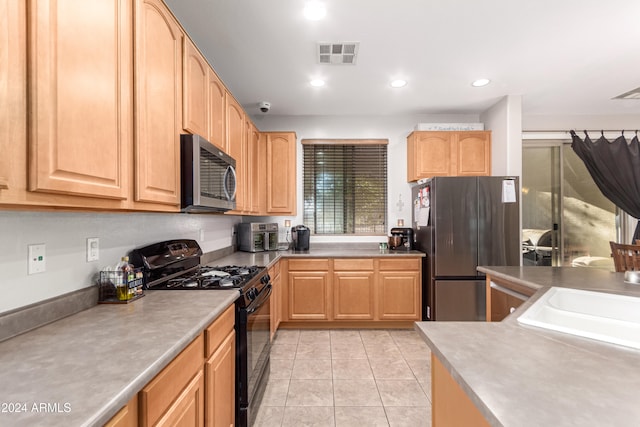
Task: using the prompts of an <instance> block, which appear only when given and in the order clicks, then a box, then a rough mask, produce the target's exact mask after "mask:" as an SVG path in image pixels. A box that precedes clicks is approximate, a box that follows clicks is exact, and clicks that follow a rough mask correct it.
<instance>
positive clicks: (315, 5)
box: [304, 1, 327, 21]
mask: <svg viewBox="0 0 640 427" xmlns="http://www.w3.org/2000/svg"><path fill="white" fill-rule="evenodd" d="M326 15H327V8H326V7H325V6H324V3H322V2H320V1H308V2H307V4H306V6H305V7H304V16H305V18H307V19H309V20H311V21H318V20H320V19H322V18H324V17H325V16H326Z"/></svg>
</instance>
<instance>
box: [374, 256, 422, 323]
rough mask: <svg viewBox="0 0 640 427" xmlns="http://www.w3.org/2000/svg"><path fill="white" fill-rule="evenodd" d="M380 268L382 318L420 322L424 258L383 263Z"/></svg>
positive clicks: (379, 308) (380, 312) (384, 260)
mask: <svg viewBox="0 0 640 427" xmlns="http://www.w3.org/2000/svg"><path fill="white" fill-rule="evenodd" d="M378 268H379V276H378V318H379V319H381V320H420V315H421V311H420V310H421V306H422V283H421V282H422V281H421V277H422V276H421V272H420V269H421V260H420V258H402V259H380V264H379V266H378Z"/></svg>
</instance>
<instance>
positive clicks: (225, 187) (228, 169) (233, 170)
mask: <svg viewBox="0 0 640 427" xmlns="http://www.w3.org/2000/svg"><path fill="white" fill-rule="evenodd" d="M230 173H231V174H233V184H234V185H233V187H234V188H233V194H231V195H229V189H228V188H227V176H228V175H229V174H230ZM223 182H224V195H225V196H227V200H233V199H234V198H235V197H236V189H237V188H238V186H237V185H236V184H237V180H236V170H235V169H234V168H233V166H231V165H229V166H227V169H226V170H225V171H224V179H223Z"/></svg>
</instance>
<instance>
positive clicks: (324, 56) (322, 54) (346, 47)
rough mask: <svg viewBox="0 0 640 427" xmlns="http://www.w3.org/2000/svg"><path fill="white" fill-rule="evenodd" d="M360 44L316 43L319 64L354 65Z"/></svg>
mask: <svg viewBox="0 0 640 427" xmlns="http://www.w3.org/2000/svg"><path fill="white" fill-rule="evenodd" d="M359 46H360V42H342V43H324V42H320V43H318V63H319V64H350V65H355V63H356V58H357V56H358V47H359Z"/></svg>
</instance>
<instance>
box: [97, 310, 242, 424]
mask: <svg viewBox="0 0 640 427" xmlns="http://www.w3.org/2000/svg"><path fill="white" fill-rule="evenodd" d="M234 326H235V306H234V305H231V306H230V307H228V308H227V309H226V310H225V311H224V312H223V313H222V314H221V315H220V316H219V317H218V318H217V319H216V320H215V321H214V322H213V323H211V325H209V326H208V327H207V328H206V329H205V330H204V332H203V333H201V334H200V335H199V336H198V337H197V338H196V339H194V340H193V341H192V342H191V344H189V345H188V346H187V347H186V348H185V349H184V350H183V351H182V352H181V353H180V354H179V355H178V356H176V357H175V358H174V359H173V360H172V361H171V362H170V363H169V364H168V365H167V366H166V367H165V368H164V369H163V370H162V371H161V372H160V373H159V374H158V375H156V376H155V378H154V379H152V380H151V381H150V382H149V383H148V384H147V385H146V386H145V387H144V388H143V389H142V390H141V391H140V392H139V393H138V394H137V395H136V396H134V398H133V399H131V401H130V402H129V403H128V404H127V405H126V406H125V407H124V408H122V409H121V410H120V411H119V412H118V413H117V414H116V415H115V416H114V417H113V418H112V419H111V420H109V422H108V423H107V424H105V425H106V426H109V427H133V426H143V427H147V426H185V427H186V426H189V427H201V426H215V427H222V426H224V427H229V426H233V425H234V424H235V386H236V384H235V383H236V376H235V372H236V370H235V368H236V334H235V329H234Z"/></svg>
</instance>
